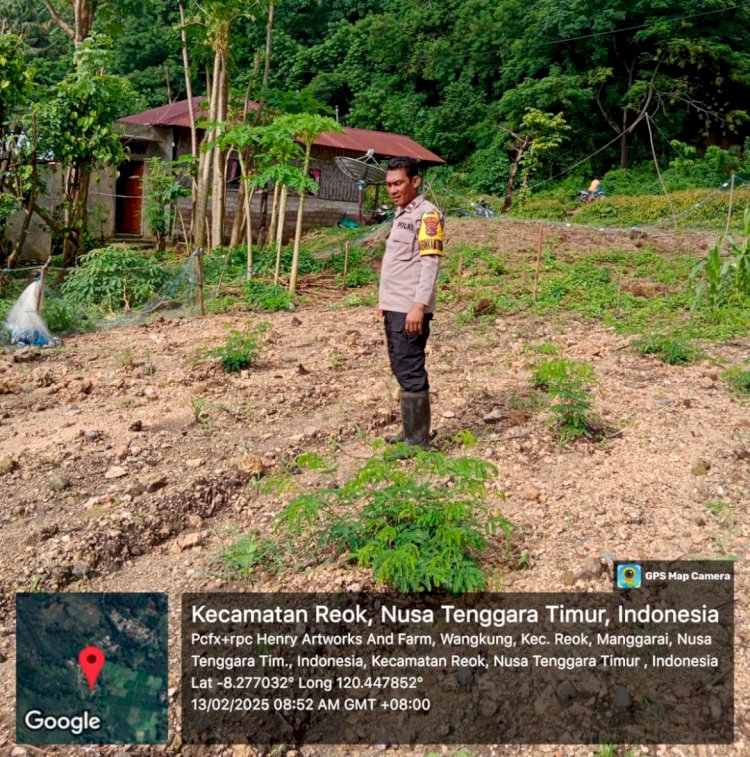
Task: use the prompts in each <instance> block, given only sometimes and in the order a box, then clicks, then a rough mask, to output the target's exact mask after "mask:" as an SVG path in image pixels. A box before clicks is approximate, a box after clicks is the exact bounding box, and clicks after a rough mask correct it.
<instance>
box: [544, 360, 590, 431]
mask: <svg viewBox="0 0 750 757" xmlns="http://www.w3.org/2000/svg"><path fill="white" fill-rule="evenodd" d="M594 380H595V379H594V370H593V368H592V367H591V366H590V365H589V364H588V363H586V362H584V361H582V360H560V359H557V360H550V361H548V362H546V363H542V364H541V365H538V366H537V367H536V368H535V369H534V372H533V375H532V383H533V384H534V386H536V387H537V388H541V389H545V390H546V391H547V392H548V393H549V394H550V395H551V396H552V397H553V398H554V404H552V405H550V408H549V410H550V413H551V419H550V424H551V425H552V426H553V428H554V429H555V431H556V433H557V435H558V438H559V439H560V442H561V443H562V444H565V443H566V442H569V441H573V440H574V439H578V438H580V437H583V436H588V437H596V436H598V435H599V432H600V426H601V423H600V420H599V418H598V416H597V415H596V414H595V413H594V412H593V401H592V399H591V395H590V394H589V391H588V388H587V383H589V382H593V381H594Z"/></svg>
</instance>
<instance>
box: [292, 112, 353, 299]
mask: <svg viewBox="0 0 750 757" xmlns="http://www.w3.org/2000/svg"><path fill="white" fill-rule="evenodd" d="M279 122H280V124H281V125H283V126H287V127H290V128H291V129H292V130H293V132H294V137H295V139H296V140H297V141H299V142H300V143H302V144H303V145H304V147H305V157H304V162H303V165H302V179H303V180H305V179H307V177H308V175H309V173H310V156H311V153H312V146H313V143H314V142H315V140H316V139H317V138H318V137H319V136H320V135H321V134H323V132H326V131H334V132H342V131H343V129H342V128H341V127H340V126H339V125H338V123H337V122H336V121H334V120H333V119H332V118H328V117H327V116H319V115H317V114H314V113H295V114H293V115H292V114H290V115H286V116H282V117H281V118H280V119H279ZM297 190H298V192H299V205H298V206H297V223H296V225H295V228H294V250H293V253H292V271H291V274H290V276H289V291H290V292H291V293H292V294H294V293H295V292H296V291H297V269H298V268H299V251H300V242H301V240H302V218H303V215H304V212H305V191H306V188H305V184H304V183H302V182H300V185H298V186H297Z"/></svg>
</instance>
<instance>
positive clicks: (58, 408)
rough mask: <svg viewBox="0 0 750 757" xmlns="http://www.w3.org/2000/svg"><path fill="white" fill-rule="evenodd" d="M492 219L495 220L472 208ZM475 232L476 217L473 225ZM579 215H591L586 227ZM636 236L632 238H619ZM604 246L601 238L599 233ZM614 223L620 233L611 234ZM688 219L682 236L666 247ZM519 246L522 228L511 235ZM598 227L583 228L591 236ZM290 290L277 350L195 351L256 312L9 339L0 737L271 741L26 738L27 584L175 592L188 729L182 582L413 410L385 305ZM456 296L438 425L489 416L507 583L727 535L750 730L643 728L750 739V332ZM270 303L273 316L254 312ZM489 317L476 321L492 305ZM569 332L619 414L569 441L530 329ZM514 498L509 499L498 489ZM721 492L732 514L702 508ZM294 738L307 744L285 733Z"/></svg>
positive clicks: (592, 581)
mask: <svg viewBox="0 0 750 757" xmlns="http://www.w3.org/2000/svg"><path fill="white" fill-rule="evenodd" d="M510 228H511V227H506V226H503V227H502V229H501V228H499V226H498V227H497V229H491V230H489V229H490V227H488V226H484V227H481V228H480V229H479V227H477V228H475V229H474V231H472V227H470V226H469V225H466V224H464V225H461V226H458V227H457V230H456V231H455V232H454V235H455V238H457V239H460V238H470V237H471V238H475V237H478V236H480V235H485V236H487V237H488V239H487V241H488V242H492V241H497V240H496V239H493V235H498V234H501V235H505V236H504V240H505V248H506V249H508V250H510V251H513V250H517V251H519V252H529V253H530V251H531V250H533V248H534V244H535V239H536V231H535V229H534V228H533V227H526V226H523V227H521V226H519V227H513V228H515V231H513V232H512V233H511V232H510V231H509V229H510ZM477 229H479V230H477ZM550 234H555V235H557V236H558V237H559V241H558V244H559V245H560V248H561V249H568V248H569V249H570V250H575V249H578V248H580V246H581V245H580V242H581V239H577V238H576V236H575V235H576V234H583V235H585V240H586V243H587V244H589V243H590V244H591V245H595V244H597V237H596V233H595V232H593V231H585V232H578V231H569V230H567V229H562V230H561V229H559V228H558V229H552V230H550ZM472 235H473V236H472ZM582 238H583V237H582ZM638 241H639V240H638V239H630V238H627V237H622V238H619V239H618V240H617V242H616V244H617V245H618V248H623V247H624V248H627V247H628V246H637V244H638ZM598 243H599V244H600V245H601V243H602V242H601V239H599V240H598ZM606 244H610V242H609V241H607V242H606ZM675 244H676V243H675V240H666V241H665V242H663V245H664V248H665V250H666V249H670V248H672V247H673V246H674V245H675ZM514 245H515V247H514ZM586 246H587V245H586V244H585V245H583V247H584V248H585V247H586ZM309 291H310V294H309V297H308V299H309V302H308V304H306V305H305V306H303V307H302V308H300V309H298V310H297V311H296V312H295V313H277V314H271V315H264V316H263V320H266V321H268V322H270V324H271V329H270V331H269V332H267V341H266V342H265V344H264V346H263V348H262V351H261V354H260V357H259V359H258V362H257V363H256V364H255V365H254V366H253V367H251V368H250V369H249V370H247V371H243V372H242V373H237V374H227V373H225V372H224V371H223V370H222V369H221V367H220V366H219V365H218V364H217V363H216V361H215V360H212V359H210V358H207V357H206V356H205V354H202V353H200V349H201V348H204V347H206V346H208V347H215V346H217V345H220V344H222V343H223V342H224V340H225V338H226V333H227V328H228V327H234V328H241V327H243V326H244V325H245V324H246V323H247V322H248V320H249V319H250V318H251V317H250V316H249V315H248V314H247V313H234V314H225V315H218V316H213V317H208V318H204V319H192V320H190V319H170V318H167V317H163V318H160V319H159V320H156V321H154V322H151V323H149V324H144V325H136V326H128V327H121V328H116V329H109V330H101V331H97V332H94V333H89V334H83V335H78V336H74V337H71V338H68V339H66V340H65V343H64V346H63V347H62V348H61V349H58V350H53V351H47V352H39V351H35V350H30V351H27V352H26V353H23V354H21V353H17V352H11V351H8V352H6V353H5V354H3V355H0V491H2V504H1V505H0V526H1V527H2V545H3V546H2V550H0V754H13V755H23V754H29V755H31V754H70V755H78V754H81V755H83V754H87V755H93V754H115V753H117V752H118V751H119V752H127V753H128V754H150V753H152V752H154V753H155V752H164V751H166V752H167V753H182V754H192V755H198V754H217V755H218V754H226V755H236V756H237V757H240V756H242V755H252V754H253V751H252V749H251V748H250V747H245V746H235V747H226V748H214V749H213V751H211V750H209V749H206V748H197V747H190V746H183V745H181V744H180V740H179V736H174V739H173V741H172V742H171V744H170V746H169V747H167V748H166V749H165V748H159V749H156V748H129V749H120V750H118V749H103V748H80V749H73V748H67V749H66V748H49V749H46V750H40V749H33V748H31V747H25V748H24V747H16V746H14V744H13V737H14V727H15V723H14V673H15V671H14V634H15V631H14V615H13V607H14V604H13V601H14V600H13V595H14V592H16V591H30V590H44V591H53V590H59V589H67V590H78V591H100V590H109V591H168V592H169V595H170V599H171V616H172V617H171V630H172V638H171V650H172V658H173V659H172V660H171V676H172V678H171V680H170V685H171V687H172V690H171V694H172V695H173V696H172V703H173V706H172V708H171V722H170V727H171V733H172V734H177V733H178V726H179V723H178V709H179V707H178V704H179V702H178V699H179V695H178V693H177V686H178V671H179V660H178V655H177V652H178V650H179V644H178V636H177V631H178V609H179V597H180V595H181V594H182V593H183V592H185V591H195V590H200V591H204V590H221V591H229V590H233V589H236V588H242V589H243V590H246V589H247V588H248V583H247V581H239V580H238V579H237V578H236V577H233V576H231V575H228V574H227V572H226V570H225V569H224V566H222V564H221V562H217V557H218V555H219V554H220V553H221V551H222V549H223V548H224V547H226V545H228V544H230V543H231V542H232V541H233V540H236V539H237V538H238V536H239V535H241V534H242V533H244V532H246V531H248V530H249V529H251V528H259V529H260V530H261V532H266V531H269V530H270V528H271V526H272V521H273V518H274V516H275V514H276V513H277V512H278V511H279V510H280V508H281V507H282V506H283V504H284V503H285V502H286V501H288V500H289V498H290V497H291V496H293V494H294V492H296V491H301V490H303V489H304V488H305V487H312V486H321V485H327V483H329V482H330V479H331V476H333V477H334V478H335V479H337V480H339V481H340V480H343V479H344V478H345V477H346V475H347V472H349V471H351V470H352V469H353V468H354V467H356V466H357V465H359V464H361V462H362V461H363V460H365V459H367V458H368V456H369V455H370V454H371V453H372V441H373V440H374V439H375V438H377V437H378V436H379V435H381V434H382V433H383V430H384V429H386V428H390V427H394V426H395V420H396V417H397V415H396V414H397V409H398V405H397V400H396V397H397V391H396V385H395V382H394V381H393V379H392V378H391V377H390V374H389V370H388V365H387V358H386V353H385V345H384V339H383V337H382V335H381V329H380V324H379V321H378V318H377V317H376V315H375V314H374V312H373V311H372V309H371V308H366V307H360V308H347V307H344V305H343V299H344V297H343V294H342V295H341V297H339V296H338V294H331V292H330V290H329V291H328V294H327V295H326V300H325V301H324V302H323V301H321V300H317V301H316V298H315V296H314V294H313V293H312V290H309ZM458 309H460V305H456V306H454V307H453V309H452V310H451V309H447V308H444V309H443V310H442V311H441V312H440V313H439V315H438V317H437V318H436V320H435V323H434V329H433V336H432V338H431V345H430V355H429V358H428V361H429V368H430V376H431V384H432V389H433V414H434V418H435V420H436V425H437V427H438V429H439V431H440V435H441V438H443V439H444V440H450V439H451V438H452V437H454V436H455V435H456V434H457V433H458V432H459V431H461V430H464V429H465V430H470V431H471V432H472V434H473V435H474V436H475V437H477V438H478V439H479V443H478V444H477V446H475V447H474V448H473V449H472V450H471V454H474V455H477V456H480V457H484V458H486V459H488V460H490V461H492V462H493V463H494V464H495V465H496V467H497V469H498V471H499V473H498V477H497V480H496V481H495V482H494V485H493V494H492V496H493V497H494V498H495V501H496V502H497V503H498V506H501V507H502V509H503V512H504V513H505V515H506V516H507V517H508V518H509V519H510V520H512V521H513V522H515V523H516V524H517V525H518V529H517V531H516V536H515V539H516V543H515V545H514V549H515V554H516V555H519V554H522V555H526V556H527V557H526V558H525V560H524V561H525V562H526V566H525V567H523V568H521V567H519V566H518V565H517V564H515V563H513V562H510V563H509V562H507V561H506V562H497V563H496V564H490V565H488V569H489V572H490V583H491V588H493V589H495V590H503V591H549V590H570V591H590V590H597V591H598V590H601V591H607V590H609V587H610V586H611V575H610V573H609V566H610V564H611V561H612V560H613V559H632V560H647V559H678V558H686V557H697V556H702V557H713V558H718V557H726V556H732V557H733V558H737V559H738V560H740V561H741V562H739V564H738V568H737V579H736V580H737V606H736V615H735V618H736V624H737V635H736V642H737V645H736V662H737V665H736V731H735V733H736V742H735V744H734V745H733V746H731V747H720V746H715V747H711V746H709V747H688V746H681V747H658V748H656V747H652V748H646V747H643V748H636V750H635V753H636V754H659V755H661V754H675V755H677V754H685V755H687V754H691V755H692V754H695V755H704V754H706V755H709V754H716V755H730V754H738V755H740V754H750V721H749V720H748V704H749V703H750V676H749V674H748V640H749V639H750V632H749V631H748V630H747V620H748V598H749V597H750V591H749V590H750V586H749V584H748V577H747V574H746V571H744V569H743V566H744V561H745V559H746V558H747V551H748V535H749V524H748V511H747V506H748V502H749V501H750V500H749V495H748V460H749V459H750V408H748V406H747V405H746V404H745V403H743V402H742V401H741V400H739V399H738V397H737V395H736V394H735V393H734V392H733V391H732V390H731V389H730V387H729V386H728V385H727V384H726V383H725V382H724V381H722V380H721V378H720V373H721V368H720V367H719V363H720V362H721V361H725V362H727V363H729V364H737V363H739V362H741V361H742V360H744V359H746V358H747V357H748V347H750V339H742V340H738V341H736V342H733V343H730V344H724V345H714V346H711V345H709V346H708V351H707V356H706V357H705V358H704V359H703V360H701V361H699V362H697V363H694V364H691V365H689V366H687V367H673V366H668V365H665V364H663V363H660V362H658V360H656V359H655V358H652V357H645V356H642V355H639V354H637V353H635V352H634V351H632V350H631V349H629V348H628V344H629V339H628V338H625V337H622V336H619V335H617V334H615V333H614V332H612V331H611V330H607V329H604V328H601V327H597V326H595V325H592V324H590V323H582V322H578V321H576V320H574V319H571V318H568V317H565V318H564V317H559V318H558V317H554V318H546V319H540V318H535V317H531V316H513V317H503V318H498V319H497V320H495V321H494V322H491V321H490V322H487V321H485V322H483V323H482V324H481V327H480V325H479V324H478V325H477V327H476V328H475V327H473V326H472V325H471V324H470V325H468V326H466V325H464V326H459V322H458V320H457V319H456V318H455V311H456V310H458ZM252 319H253V320H258V319H257V318H256V317H252ZM477 323H478V322H477ZM542 342H553V343H555V344H556V345H558V346H559V347H560V348H562V350H563V351H564V354H565V356H566V357H568V358H571V359H586V360H588V361H590V362H591V363H592V365H593V366H594V368H595V371H596V375H597V378H598V384H597V385H596V386H595V387H594V388H593V393H594V396H595V400H596V406H597V410H598V412H599V413H600V414H601V416H602V418H603V420H604V422H605V425H606V427H607V428H608V429H609V433H608V435H607V437H606V438H605V439H604V440H603V441H601V442H596V443H594V442H586V441H584V442H577V443H574V444H571V445H569V446H567V447H565V448H561V447H560V446H559V444H558V443H557V441H556V440H555V438H554V436H553V434H552V432H551V431H550V429H549V427H548V424H547V414H546V411H545V410H544V409H543V408H539V407H537V406H535V405H534V403H533V402H531V401H530V400H529V397H530V387H529V375H530V373H529V365H530V360H531V358H530V357H529V352H528V351H525V350H524V345H527V344H539V343H542ZM303 451H314V452H316V453H318V454H320V455H323V456H325V457H326V458H327V459H331V460H336V462H337V463H338V470H337V471H336V473H335V474H325V475H321V474H320V473H319V472H316V471H303V472H302V473H300V474H299V475H298V476H294V477H293V478H294V481H293V483H294V489H292V490H290V491H289V490H288V491H280V492H274V491H273V490H272V487H267V488H265V489H260V488H258V487H257V486H254V485H252V484H251V485H248V481H249V479H250V478H251V477H252V476H253V475H257V474H259V473H261V472H262V473H263V474H264V476H265V477H266V478H269V477H273V476H279V475H280V474H281V472H282V469H283V467H282V462H283V461H284V460H289V459H292V458H293V457H294V456H296V455H297V454H299V453H301V452H303ZM501 492H504V494H505V497H506V499H505V501H504V503H502V504H500V498H499V497H500V493H501ZM707 502H722V503H726V504H727V508H726V509H725V510H724V512H723V513H722V515H721V517H717V515H716V514H715V513H714V512H712V511H710V510H709V509H708V508H707V507H706V503H707ZM251 587H252V589H253V590H258V591H292V590H305V591H327V590H334V589H340V588H344V589H354V590H357V589H368V588H371V587H372V581H371V579H370V577H369V574H368V573H367V572H366V571H364V570H352V569H345V568H343V567H341V566H338V565H333V566H330V565H329V566H316V565H307V566H305V567H304V569H302V570H297V571H293V570H288V571H286V572H284V573H282V574H281V575H275V574H265V573H262V572H261V573H258V574H257V575H256V576H253V577H252V584H251ZM470 749H471V751H472V752H473V753H474V754H477V755H480V754H481V755H485V754H487V755H489V754H498V755H499V754H508V755H513V754H539V753H543V754H546V753H548V754H558V755H579V754H580V755H583V754H591V753H592V752H594V751H595V750H592V749H590V748H587V747H582V746H560V747H554V746H549V747H547V746H543V747H539V746H535V747H528V748H524V747H497V746H495V747H476V746H475V747H471V748H470ZM383 751H385V753H386V754H387V753H396V752H398V753H414V754H426V753H428V752H431V751H433V752H434V751H437V752H440V753H445V754H455V752H456V748H455V747H449V748H447V747H442V748H441V747H437V748H436V747H430V748H426V747H413V748H412V747H400V748H399V747H397V746H393V747H389V748H387V749H385V748H380V749H374V748H373V749H365V748H354V747H344V746H342V747H302V748H301V749H300V750H299V751H298V753H299V754H301V755H328V754H331V755H333V754H342V755H343V754H351V755H354V754H361V755H368V754H376V753H377V754H380V753H383ZM287 754H288V755H289V756H290V757H291V756H292V755H294V754H296V753H295V752H294V750H290V751H289V752H287Z"/></svg>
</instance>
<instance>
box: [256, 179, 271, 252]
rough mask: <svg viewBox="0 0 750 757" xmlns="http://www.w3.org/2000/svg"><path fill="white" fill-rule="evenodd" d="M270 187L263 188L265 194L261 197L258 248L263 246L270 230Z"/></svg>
mask: <svg viewBox="0 0 750 757" xmlns="http://www.w3.org/2000/svg"><path fill="white" fill-rule="evenodd" d="M267 224H268V185H266V186H265V187H263V193H262V194H261V196H260V222H259V223H258V239H257V240H256V242H257V243H258V247H260V246H261V245H262V244H263V239H265V237H266V230H267V228H268V225H267Z"/></svg>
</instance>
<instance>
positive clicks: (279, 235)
mask: <svg viewBox="0 0 750 757" xmlns="http://www.w3.org/2000/svg"><path fill="white" fill-rule="evenodd" d="M286 196H287V187H286V184H284V186H282V187H281V199H280V200H279V223H278V226H277V229H276V268H275V269H274V274H273V283H274V284H278V283H279V272H280V271H281V242H282V240H283V238H284V218H285V216H286Z"/></svg>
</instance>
